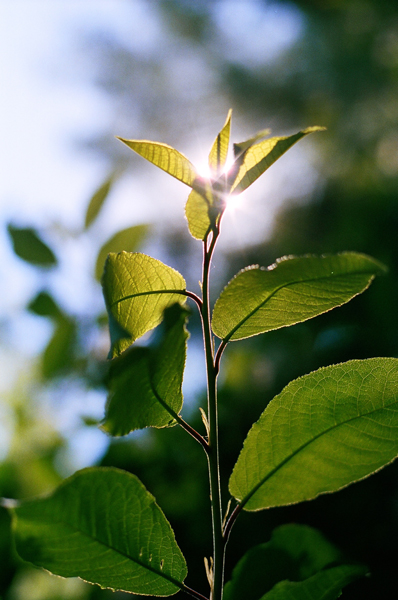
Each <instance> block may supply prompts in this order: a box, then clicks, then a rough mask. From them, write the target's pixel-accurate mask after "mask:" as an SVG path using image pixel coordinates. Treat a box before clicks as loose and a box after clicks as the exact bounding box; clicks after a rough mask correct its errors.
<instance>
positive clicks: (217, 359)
mask: <svg viewBox="0 0 398 600" xmlns="http://www.w3.org/2000/svg"><path fill="white" fill-rule="evenodd" d="M227 344H228V341H227V340H222V342H221V344H220V345H219V346H218V349H217V353H216V357H215V359H214V368H215V370H216V373H218V372H219V370H220V361H221V356H222V353H223V352H224V350H225V347H226V345H227Z"/></svg>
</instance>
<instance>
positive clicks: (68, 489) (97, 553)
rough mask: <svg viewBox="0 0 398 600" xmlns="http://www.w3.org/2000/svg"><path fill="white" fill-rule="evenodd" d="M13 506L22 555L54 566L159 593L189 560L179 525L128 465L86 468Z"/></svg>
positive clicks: (176, 580)
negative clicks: (45, 493)
mask: <svg viewBox="0 0 398 600" xmlns="http://www.w3.org/2000/svg"><path fill="white" fill-rule="evenodd" d="M14 514H15V516H16V519H15V521H16V522H15V533H16V546H17V551H18V553H19V555H20V556H21V557H22V558H23V559H24V560H26V561H28V562H31V563H33V564H34V565H36V566H39V567H43V568H45V569H47V570H48V571H50V572H51V573H55V574H56V575H61V576H62V577H80V578H81V579H84V580H85V581H88V582H90V583H96V584H98V585H100V586H101V587H103V588H110V589H113V590H124V591H127V592H133V593H136V594H148V595H154V596H170V595H172V594H175V593H176V592H178V590H179V589H180V588H181V587H182V582H183V581H184V578H185V577H186V574H187V568H186V564H185V560H184V557H183V556H182V554H181V551H180V549H179V547H178V546H177V543H176V541H175V538H174V534H173V531H172V529H171V527H170V525H169V523H168V521H167V520H166V517H165V516H164V514H163V512H162V511H161V510H160V508H159V507H158V505H157V504H156V502H155V499H154V498H153V496H152V495H151V494H150V493H149V492H148V491H147V490H146V489H145V487H144V486H143V485H142V483H141V482H140V481H139V480H138V479H137V477H135V476H134V475H131V474H130V473H127V472H125V471H121V470H119V469H113V468H89V469H84V470H82V471H79V472H77V473H75V474H74V475H73V476H72V477H69V478H68V479H66V480H65V481H64V482H63V483H62V484H61V485H60V486H59V487H58V488H57V489H56V490H55V491H54V492H53V494H51V495H50V496H48V497H46V498H42V499H37V500H33V501H29V502H24V503H23V504H21V506H20V507H18V508H16V509H15V513H14Z"/></svg>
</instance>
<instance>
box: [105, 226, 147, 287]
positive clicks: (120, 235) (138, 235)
mask: <svg viewBox="0 0 398 600" xmlns="http://www.w3.org/2000/svg"><path fill="white" fill-rule="evenodd" d="M148 229H149V226H148V225H135V226H134V227H128V228H127V229H122V230H121V231H118V232H117V233H115V235H113V236H112V237H111V238H110V239H109V240H108V241H107V242H105V244H104V245H103V246H102V248H101V250H100V251H99V253H98V257H97V262H96V265H95V276H96V278H97V279H98V280H99V279H101V277H102V273H103V271H104V264H105V260H106V257H107V256H108V254H109V253H110V252H122V251H123V250H126V251H127V252H134V251H135V250H137V249H138V247H139V245H140V244H141V243H142V242H143V240H144V239H145V237H146V235H147V233H148Z"/></svg>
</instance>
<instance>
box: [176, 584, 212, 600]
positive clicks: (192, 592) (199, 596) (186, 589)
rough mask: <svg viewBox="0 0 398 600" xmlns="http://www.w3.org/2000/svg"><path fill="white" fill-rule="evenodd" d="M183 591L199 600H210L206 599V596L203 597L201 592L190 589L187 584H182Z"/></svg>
mask: <svg viewBox="0 0 398 600" xmlns="http://www.w3.org/2000/svg"><path fill="white" fill-rule="evenodd" d="M181 590H182V591H183V592H185V593H186V594H189V595H190V596H193V597H194V598H196V599H197V600H209V598H206V596H202V594H199V592H197V591H195V590H193V589H191V588H190V587H188V586H187V585H185V584H182V587H181Z"/></svg>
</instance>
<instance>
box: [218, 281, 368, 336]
mask: <svg viewBox="0 0 398 600" xmlns="http://www.w3.org/2000/svg"><path fill="white" fill-rule="evenodd" d="M351 275H370V276H371V277H370V279H369V281H368V284H367V286H366V287H369V285H370V283H371V281H372V279H374V277H375V276H376V275H375V273H374V272H373V271H351V272H350V273H348V274H344V273H343V274H340V275H336V276H335V277H345V276H351ZM332 278H333V276H332V277H331V276H323V277H316V278H311V279H301V280H297V281H292V282H290V283H286V284H283V285H280V286H279V287H277V288H276V289H275V290H273V291H272V292H271V293H270V294H269V296H267V298H265V300H263V301H262V302H260V304H258V305H257V306H256V307H255V308H254V309H253V310H252V311H251V312H250V313H249V314H248V315H247V316H246V317H244V318H243V319H242V320H241V321H240V322H239V323H238V324H237V325H236V326H235V327H234V328H233V329H232V330H231V331H230V332H229V333H228V334H227V335H226V336H225V337H224V338H223V342H224V343H227V342H229V340H230V339H231V337H232V336H233V335H234V333H235V332H236V331H237V330H238V329H239V328H240V327H242V325H243V324H244V323H246V321H248V320H249V319H250V318H251V317H252V316H253V315H254V314H255V313H256V312H257V311H258V310H260V308H262V307H263V306H265V304H266V303H267V302H268V301H269V300H271V298H272V297H273V296H275V294H277V293H278V292H279V291H280V290H282V289H284V288H288V287H290V286H293V285H298V284H300V283H312V282H314V281H322V280H324V279H332ZM365 289H366V288H365ZM359 293H360V292H356V293H355V294H354V295H353V296H351V298H354V297H355V296H358V294H359ZM344 303H345V302H344V301H343V302H342V303H341V304H337V305H335V306H336V307H337V306H341V305H342V304H344ZM332 308H333V307H331V308H330V309H327V310H326V311H324V312H328V310H332ZM299 322H300V321H297V323H299ZM281 327H283V325H281V326H280V327H277V328H276V329H280V328H281Z"/></svg>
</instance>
